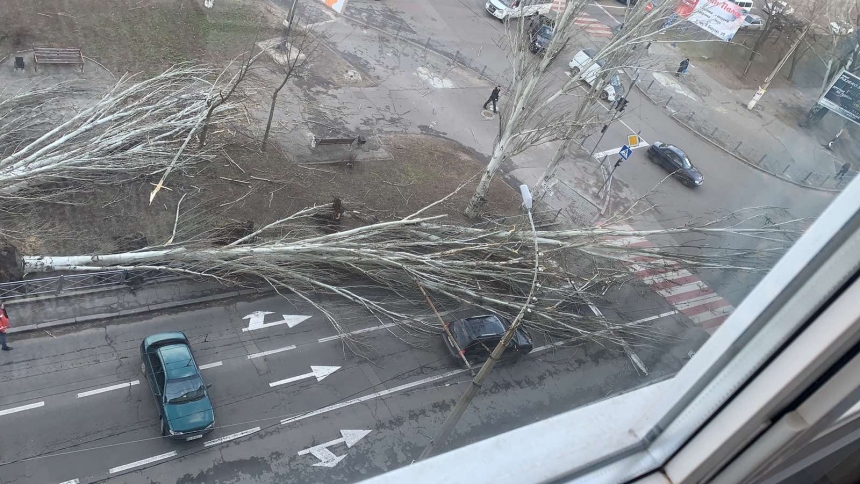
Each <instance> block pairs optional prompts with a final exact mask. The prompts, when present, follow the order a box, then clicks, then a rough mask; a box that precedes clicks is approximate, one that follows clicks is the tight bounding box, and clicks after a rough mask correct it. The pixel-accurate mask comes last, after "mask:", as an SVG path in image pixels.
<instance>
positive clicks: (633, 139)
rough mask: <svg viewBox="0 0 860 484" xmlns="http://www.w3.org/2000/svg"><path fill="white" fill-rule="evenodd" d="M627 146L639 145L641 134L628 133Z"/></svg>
mask: <svg viewBox="0 0 860 484" xmlns="http://www.w3.org/2000/svg"><path fill="white" fill-rule="evenodd" d="M627 146H639V135H638V134H628V135H627Z"/></svg>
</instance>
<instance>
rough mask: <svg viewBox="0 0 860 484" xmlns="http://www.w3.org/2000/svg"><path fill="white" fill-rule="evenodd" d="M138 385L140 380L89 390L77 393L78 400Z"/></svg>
mask: <svg viewBox="0 0 860 484" xmlns="http://www.w3.org/2000/svg"><path fill="white" fill-rule="evenodd" d="M139 384H140V380H134V381H130V382H126V383H120V384H119V385H111V386H109V387H104V388H97V389H95V390H90V391H87V392H81V393H78V398H83V397H88V396H90V395H97V394H99V393H104V392H109V391H111V390H119V389H121V388H130V387H133V386H134V385H139Z"/></svg>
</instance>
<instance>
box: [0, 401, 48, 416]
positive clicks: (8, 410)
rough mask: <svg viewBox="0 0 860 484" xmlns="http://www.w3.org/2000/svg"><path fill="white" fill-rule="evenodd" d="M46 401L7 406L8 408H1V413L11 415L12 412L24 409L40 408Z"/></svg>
mask: <svg viewBox="0 0 860 484" xmlns="http://www.w3.org/2000/svg"><path fill="white" fill-rule="evenodd" d="M44 406H45V402H38V403H31V404H29V405H22V406H20V407H14V408H7V409H6V410H0V415H9V414H10V413H15V412H23V411H24V410H30V409H31V408H39V407H44Z"/></svg>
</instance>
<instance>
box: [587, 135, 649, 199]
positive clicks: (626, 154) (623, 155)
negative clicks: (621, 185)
mask: <svg viewBox="0 0 860 484" xmlns="http://www.w3.org/2000/svg"><path fill="white" fill-rule="evenodd" d="M634 138H636V139H635V141H637V143H636V144H639V143H638V141H639V139H638V138H639V137H638V136H636V135H631V136H628V137H627V141H628V142H632V141H634ZM632 154H633V150H632V149H631V148H630V147H629V146H627V145H624V146H622V147H621V149H620V150H618V156H620V158H618V161H616V162H615V166H613V167H612V171H610V172H609V176H608V177H606V181H605V182H603V186H602V187H600V190H597V194H598V195H600V192H602V191H603V189H604V188H606V185H607V184H608V183H609V180H611V179H612V174H613V173H615V170H617V169H618V167H619V166H621V164H622V163H624V161H626V160H627V159H628V158H630V155H632Z"/></svg>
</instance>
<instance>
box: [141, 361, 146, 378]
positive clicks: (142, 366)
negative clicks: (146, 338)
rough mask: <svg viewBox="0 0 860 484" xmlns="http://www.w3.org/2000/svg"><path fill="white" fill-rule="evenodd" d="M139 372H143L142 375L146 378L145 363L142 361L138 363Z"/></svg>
mask: <svg viewBox="0 0 860 484" xmlns="http://www.w3.org/2000/svg"><path fill="white" fill-rule="evenodd" d="M140 372H141V373H143V377H144V378H146V365H145V364H143V363H141V364H140Z"/></svg>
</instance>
